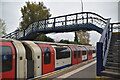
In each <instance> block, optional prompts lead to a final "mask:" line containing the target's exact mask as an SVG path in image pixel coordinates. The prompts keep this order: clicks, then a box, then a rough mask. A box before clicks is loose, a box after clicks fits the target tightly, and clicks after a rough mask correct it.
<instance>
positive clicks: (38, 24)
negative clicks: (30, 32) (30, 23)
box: [37, 21, 39, 29]
mask: <svg viewBox="0 0 120 80" xmlns="http://www.w3.org/2000/svg"><path fill="white" fill-rule="evenodd" d="M37 29H39V21H38V23H37Z"/></svg>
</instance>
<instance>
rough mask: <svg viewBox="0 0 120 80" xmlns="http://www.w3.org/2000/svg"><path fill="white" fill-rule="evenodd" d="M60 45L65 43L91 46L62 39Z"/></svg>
mask: <svg viewBox="0 0 120 80" xmlns="http://www.w3.org/2000/svg"><path fill="white" fill-rule="evenodd" d="M59 43H65V44H78V45H91V44H82V43H80V42H76V41H69V40H63V39H61V40H60V41H59Z"/></svg>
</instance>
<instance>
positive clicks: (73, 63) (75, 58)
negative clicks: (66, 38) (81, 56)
mask: <svg viewBox="0 0 120 80" xmlns="http://www.w3.org/2000/svg"><path fill="white" fill-rule="evenodd" d="M69 47H70V48H71V50H72V55H71V58H72V65H75V64H77V63H78V60H77V49H76V48H75V47H74V46H69Z"/></svg>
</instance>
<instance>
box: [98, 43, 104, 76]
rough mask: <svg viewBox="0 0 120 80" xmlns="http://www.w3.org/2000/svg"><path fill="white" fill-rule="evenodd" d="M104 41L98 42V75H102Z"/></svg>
mask: <svg viewBox="0 0 120 80" xmlns="http://www.w3.org/2000/svg"><path fill="white" fill-rule="evenodd" d="M102 56H103V43H101V42H97V76H101V71H102V70H103V57H102Z"/></svg>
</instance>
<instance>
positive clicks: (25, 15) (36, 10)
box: [21, 2, 51, 29]
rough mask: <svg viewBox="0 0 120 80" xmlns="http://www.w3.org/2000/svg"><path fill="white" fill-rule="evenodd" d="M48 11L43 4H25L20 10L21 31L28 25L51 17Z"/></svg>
mask: <svg viewBox="0 0 120 80" xmlns="http://www.w3.org/2000/svg"><path fill="white" fill-rule="evenodd" d="M49 11H50V9H47V7H46V6H44V4H43V2H39V3H38V4H37V3H36V2H26V5H25V6H23V7H22V8H21V13H22V21H21V29H25V28H26V27H27V26H28V25H29V24H30V23H32V22H35V21H38V20H41V19H46V18H49V17H50V16H51V14H50V12H49Z"/></svg>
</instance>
